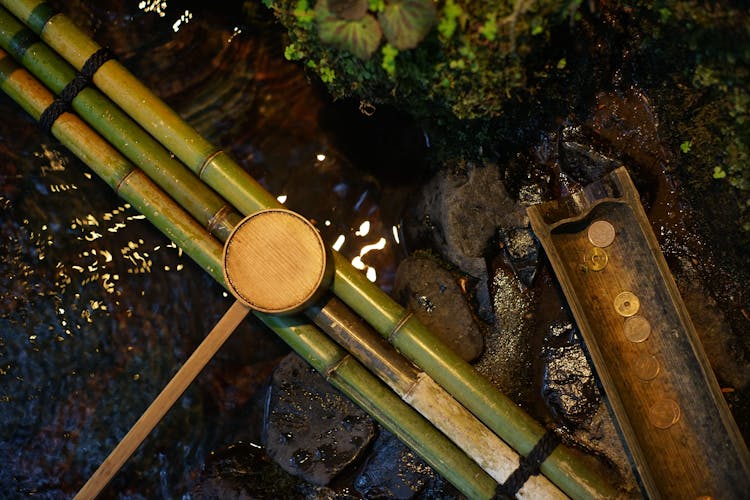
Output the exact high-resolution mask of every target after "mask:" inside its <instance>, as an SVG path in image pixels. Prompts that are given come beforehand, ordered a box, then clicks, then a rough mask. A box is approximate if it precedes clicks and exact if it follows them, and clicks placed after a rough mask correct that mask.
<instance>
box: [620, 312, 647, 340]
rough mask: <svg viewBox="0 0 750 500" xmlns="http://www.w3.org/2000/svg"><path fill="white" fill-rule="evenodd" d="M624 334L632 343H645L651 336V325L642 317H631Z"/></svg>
mask: <svg viewBox="0 0 750 500" xmlns="http://www.w3.org/2000/svg"><path fill="white" fill-rule="evenodd" d="M623 333H624V334H625V338H626V339H628V340H629V341H631V342H643V341H644V340H646V339H647V338H648V336H649V335H651V323H649V322H648V320H647V319H646V318H644V317H643V316H641V315H637V316H631V317H630V318H627V319H626V320H625V325H624V326H623Z"/></svg>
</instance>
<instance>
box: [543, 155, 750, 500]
mask: <svg viewBox="0 0 750 500" xmlns="http://www.w3.org/2000/svg"><path fill="white" fill-rule="evenodd" d="M528 214H529V218H530V220H531V225H532V227H533V228H534V232H535V233H536V234H537V236H538V237H539V240H540V241H541V243H542V245H543V246H544V249H545V251H546V253H547V256H548V257H549V260H550V262H551V264H552V266H553V268H554V270H555V274H556V275H557V277H558V279H559V281H560V286H561V287H562V289H563V291H564V292H565V296H566V298H567V300H568V304H570V308H571V309H572V311H573V313H574V315H575V318H576V322H577V323H578V325H579V327H580V330H581V334H582V335H583V338H584V340H585V341H586V346H587V350H588V352H589V354H590V356H591V359H592V361H593V363H594V366H595V367H596V371H597V373H598V375H599V379H600V380H601V383H602V386H603V387H604V389H605V390H606V391H607V400H608V401H609V404H610V405H611V407H612V411H613V413H614V414H615V416H616V417H617V422H618V424H619V428H620V431H621V433H622V435H623V437H624V439H625V442H626V444H627V446H628V448H629V450H630V452H631V455H632V457H633V462H634V463H635V465H636V468H637V470H638V472H639V475H640V478H641V481H642V483H643V485H644V489H645V490H646V493H647V494H648V495H649V497H651V498H723V499H732V498H734V499H745V498H748V494H750V453H749V452H748V449H747V446H746V445H745V442H744V440H743V438H742V434H741V433H740V431H739V429H738V428H737V425H736V423H735V421H734V419H733V418H732V414H731V412H730V410H729V407H728V406H727V403H726V400H725V399H724V395H723V394H722V393H721V389H720V388H719V384H718V382H717V381H716V377H715V376H714V373H713V371H712V369H711V365H710V363H709V361H708V357H707V356H706V353H705V352H704V350H703V346H702V344H701V340H700V338H699V336H698V334H697V333H696V329H695V326H694V325H693V322H692V321H691V319H690V315H689V314H688V311H687V309H686V307H685V304H684V303H683V301H682V298H681V297H680V293H679V290H678V288H677V285H676V284H675V281H674V278H673V277H672V274H671V272H670V270H669V267H668V266H667V262H666V260H665V259H664V255H663V254H662V252H661V249H660V248H659V243H658V241H657V239H656V236H655V235H654V233H653V230H652V229H651V224H650V223H649V220H648V218H647V217H646V213H645V212H644V210H643V206H642V205H641V201H640V195H639V194H638V191H637V190H636V188H635V186H634V185H633V182H632V180H631V179H630V176H629V175H628V173H627V170H626V169H625V167H620V168H618V169H616V170H614V171H613V172H612V173H611V174H609V175H608V176H606V177H603V178H602V179H601V180H599V181H598V182H596V183H594V184H591V185H590V186H587V187H586V189H584V190H583V191H580V192H578V193H576V194H575V199H572V198H562V199H560V200H555V201H550V202H547V203H543V204H540V205H534V206H533V207H531V208H529V210H528Z"/></svg>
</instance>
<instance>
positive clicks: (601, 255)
mask: <svg viewBox="0 0 750 500" xmlns="http://www.w3.org/2000/svg"><path fill="white" fill-rule="evenodd" d="M586 260H587V262H586V265H587V266H588V268H589V269H591V270H592V271H601V270H602V269H604V268H605V267H607V262H609V257H608V256H607V252H605V251H604V250H602V249H601V248H599V247H594V248H593V249H592V250H591V252H590V253H589V255H588V256H587V259H586Z"/></svg>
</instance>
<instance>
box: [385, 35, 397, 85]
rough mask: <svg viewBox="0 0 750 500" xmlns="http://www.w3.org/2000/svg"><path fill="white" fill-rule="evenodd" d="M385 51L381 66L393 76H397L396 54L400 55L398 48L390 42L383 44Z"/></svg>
mask: <svg viewBox="0 0 750 500" xmlns="http://www.w3.org/2000/svg"><path fill="white" fill-rule="evenodd" d="M381 52H382V53H383V63H382V64H381V67H382V68H383V69H384V70H385V72H386V73H388V76H390V77H391V78H395V77H396V56H397V55H398V49H397V48H395V47H394V46H393V45H391V44H390V43H386V44H385V45H383V48H382V49H381Z"/></svg>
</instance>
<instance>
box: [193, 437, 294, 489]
mask: <svg viewBox="0 0 750 500" xmlns="http://www.w3.org/2000/svg"><path fill="white" fill-rule="evenodd" d="M303 484H304V483H303V482H302V481H301V480H300V479H297V478H294V477H292V476H290V475H289V474H287V473H286V472H284V470H282V469H281V467H279V466H278V465H277V464H276V463H274V462H273V460H271V459H270V458H269V457H268V455H266V453H265V452H264V450H263V449H262V448H261V447H260V446H258V445H254V444H251V443H237V444H234V445H231V446H228V447H226V448H224V449H221V450H219V451H217V452H216V453H212V454H211V458H210V459H209V461H208V462H207V463H206V464H205V465H204V468H203V470H202V471H201V475H200V477H199V479H198V481H197V482H196V484H195V485H194V486H193V487H192V488H191V491H190V493H191V495H192V496H194V497H195V498H248V499H249V498H302V495H301V486H302V485H303Z"/></svg>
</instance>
